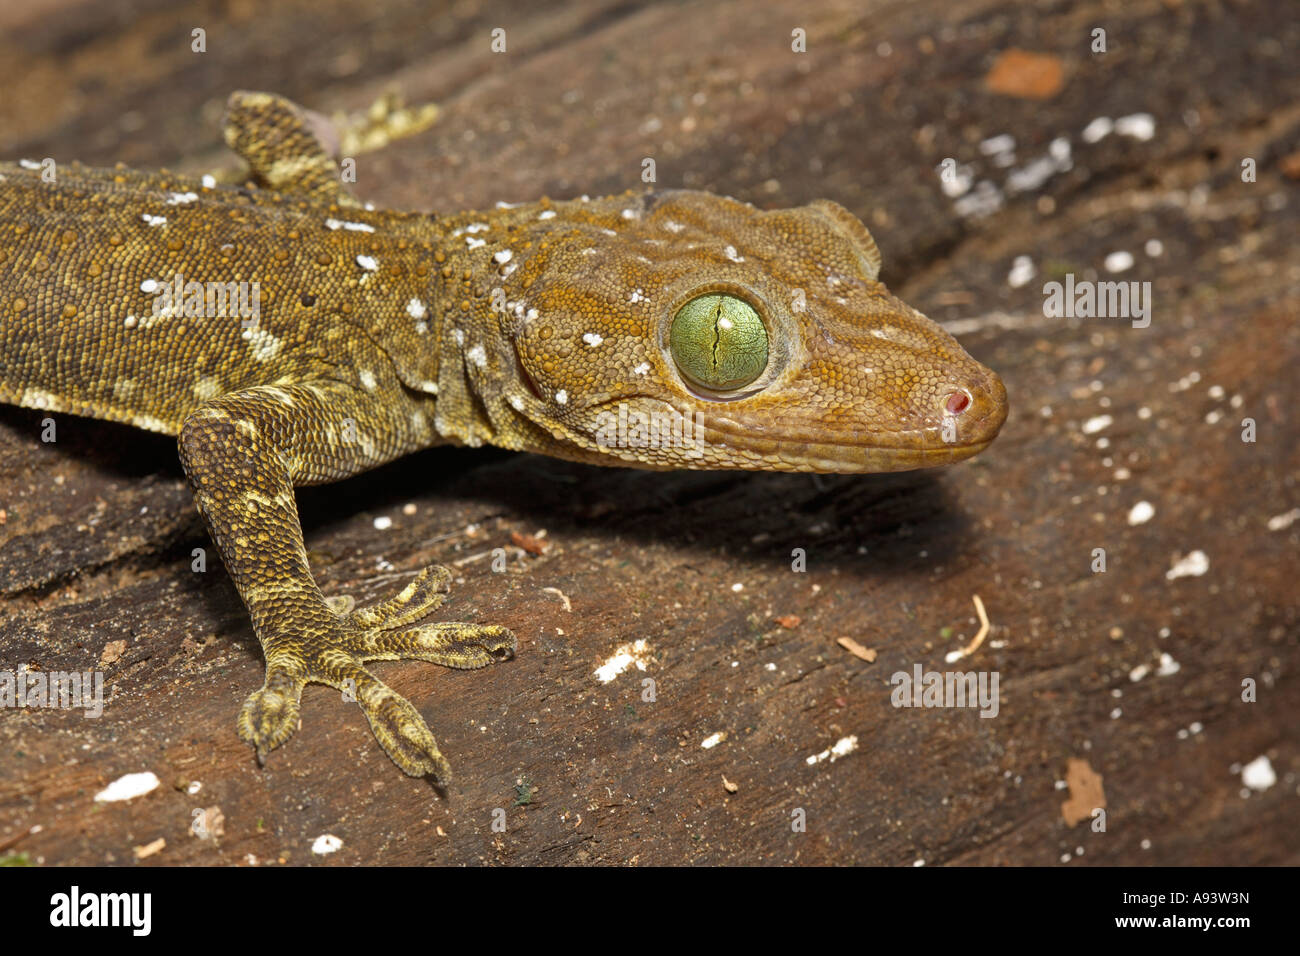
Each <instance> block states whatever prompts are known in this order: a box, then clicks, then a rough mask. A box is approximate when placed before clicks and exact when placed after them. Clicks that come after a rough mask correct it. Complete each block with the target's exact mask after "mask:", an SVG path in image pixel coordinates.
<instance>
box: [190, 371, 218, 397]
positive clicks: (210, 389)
mask: <svg viewBox="0 0 1300 956" xmlns="http://www.w3.org/2000/svg"><path fill="white" fill-rule="evenodd" d="M220 394H221V383H219V382H218V381H217V380H216V379H215V378H213V377H212V376H210V375H209V376H205V377H203V378H201V379H199V380H198V381H197V382H195V383H194V397H195V398H197V399H199V401H203V402H206V401H208V399H211V398H216V397H217V396H218V395H220Z"/></svg>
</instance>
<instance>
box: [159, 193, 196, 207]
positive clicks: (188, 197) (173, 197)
mask: <svg viewBox="0 0 1300 956" xmlns="http://www.w3.org/2000/svg"><path fill="white" fill-rule="evenodd" d="M198 201H199V194H198V193H168V194H167V205H169V206H188V205H189V204H190V203H192V202H198Z"/></svg>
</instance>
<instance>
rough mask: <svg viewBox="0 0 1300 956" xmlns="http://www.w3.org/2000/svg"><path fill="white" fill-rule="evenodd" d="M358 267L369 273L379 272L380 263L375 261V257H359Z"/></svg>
mask: <svg viewBox="0 0 1300 956" xmlns="http://www.w3.org/2000/svg"><path fill="white" fill-rule="evenodd" d="M357 265H359V266H360V267H361V268H363V269H365V270H366V271H367V272H378V271H379V263H378V262H376V261H375V258H374V256H357Z"/></svg>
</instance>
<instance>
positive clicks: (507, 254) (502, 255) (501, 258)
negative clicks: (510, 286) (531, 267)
mask: <svg viewBox="0 0 1300 956" xmlns="http://www.w3.org/2000/svg"><path fill="white" fill-rule="evenodd" d="M513 255H514V253H513V252H511V251H510V250H509V249H502V250H501V251H500V252H498V253H497V254H496V255H494V256H493V257H492V261H493V262H496V263H498V264H500V265H505V264H506V263H507V262H509V261H510V259H511V257H512V256H513Z"/></svg>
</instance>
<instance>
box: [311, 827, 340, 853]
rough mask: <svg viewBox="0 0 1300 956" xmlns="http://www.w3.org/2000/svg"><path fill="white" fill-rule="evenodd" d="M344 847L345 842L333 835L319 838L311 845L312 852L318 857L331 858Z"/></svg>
mask: <svg viewBox="0 0 1300 956" xmlns="http://www.w3.org/2000/svg"><path fill="white" fill-rule="evenodd" d="M342 846H343V841H342V840H340V839H339V838H338V837H336V836H335V835H334V834H332V833H326V834H324V835H322V836H318V837H317V838H316V840H315V842H313V843H312V845H311V851H312V852H313V853H315V854H316V855H317V856H329V855H330V854H331V853H333V852H335V851H336V850H338V849H339V848H340V847H342Z"/></svg>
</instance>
